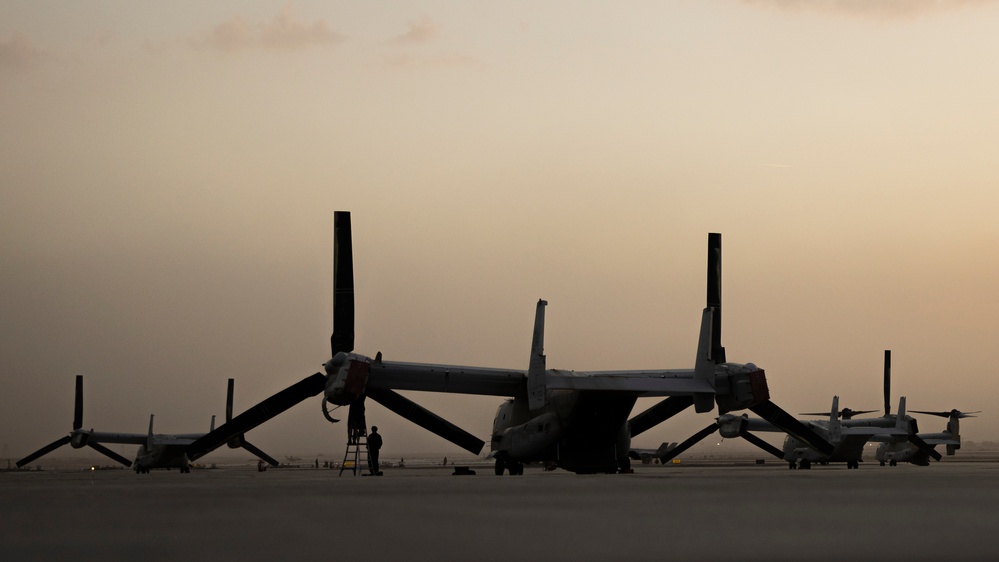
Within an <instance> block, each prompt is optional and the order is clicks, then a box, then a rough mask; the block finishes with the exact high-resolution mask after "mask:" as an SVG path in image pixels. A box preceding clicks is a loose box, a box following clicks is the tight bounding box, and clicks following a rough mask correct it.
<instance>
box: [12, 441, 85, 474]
mask: <svg viewBox="0 0 999 562" xmlns="http://www.w3.org/2000/svg"><path fill="white" fill-rule="evenodd" d="M72 440H73V437H72V436H70V435H67V436H66V437H63V438H62V439H59V440H58V441H53V442H52V443H49V444H48V445H46V446H44V447H42V448H41V449H38V450H37V451H35V452H34V453H31V454H30V455H28V456H26V457H24V458H23V459H21V460H19V461H17V468H21V467H22V466H24V465H26V464H28V463H30V462H31V461H33V460H35V459H37V458H38V457H41V456H43V455H47V454H49V453H51V452H52V451H55V450H56V449H58V448H59V447H62V446H63V445H65V444H67V443H69V442H70V441H72Z"/></svg>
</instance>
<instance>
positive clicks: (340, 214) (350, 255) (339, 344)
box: [330, 211, 354, 357]
mask: <svg viewBox="0 0 999 562" xmlns="http://www.w3.org/2000/svg"><path fill="white" fill-rule="evenodd" d="M352 244H353V243H352V241H351V234H350V213H349V212H347V211H337V212H335V213H334V214H333V335H332V336H331V337H330V349H331V351H332V352H333V355H331V356H330V357H334V356H336V354H337V353H339V352H341V351H342V352H344V353H350V352H351V351H353V350H354V251H353V249H352Z"/></svg>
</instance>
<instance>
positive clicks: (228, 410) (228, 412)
mask: <svg viewBox="0 0 999 562" xmlns="http://www.w3.org/2000/svg"><path fill="white" fill-rule="evenodd" d="M234 383H235V381H234V380H232V379H229V386H228V388H226V391H225V421H226V422H229V421H232V386H233V384H234Z"/></svg>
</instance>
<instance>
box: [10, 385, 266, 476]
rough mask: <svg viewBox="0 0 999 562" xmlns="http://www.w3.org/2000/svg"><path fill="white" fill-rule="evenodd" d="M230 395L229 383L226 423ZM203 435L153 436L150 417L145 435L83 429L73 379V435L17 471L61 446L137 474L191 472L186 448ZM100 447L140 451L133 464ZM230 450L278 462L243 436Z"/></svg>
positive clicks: (29, 459)
mask: <svg viewBox="0 0 999 562" xmlns="http://www.w3.org/2000/svg"><path fill="white" fill-rule="evenodd" d="M232 395H233V380H232V379H229V388H228V391H227V396H226V420H229V419H232ZM214 429H215V416H212V424H211V428H210V430H209V431H211V430H214ZM205 435H207V434H206V433H186V434H177V435H165V434H158V433H153V416H149V432H148V433H144V434H143V433H110V432H104V431H94V430H93V429H83V376H82V375H77V376H76V400H75V408H74V412H73V431H72V432H70V434H69V435H67V436H65V437H62V438H61V439H58V440H56V441H53V442H52V443H50V444H48V445H46V446H44V447H42V448H41V449H39V450H37V451H35V452H34V453H31V454H30V455H28V456H26V457H24V458H23V459H21V460H19V461H17V467H18V468H21V467H23V466H24V465H26V464H29V463H31V462H32V461H34V460H35V459H37V458H39V457H41V456H43V455H47V454H49V453H51V452H52V451H55V450H56V449H58V448H59V447H62V446H63V445H67V444H68V445H72V446H73V448H74V449H79V448H82V447H90V448H91V449H94V450H95V451H97V452H99V453H101V454H103V455H105V456H107V457H109V458H111V459H113V460H115V461H117V462H120V463H121V464H123V465H125V466H130V467H132V468H134V469H135V472H136V473H148V472H149V471H150V470H151V469H154V468H177V469H180V471H181V472H190V471H191V461H190V458H189V457H188V456H187V451H186V449H187V447H188V445H190V444H191V443H193V442H194V441H195V440H196V439H198V438H200V437H204V436H205ZM101 443H124V444H132V445H138V446H139V451H138V453H137V454H136V456H135V462H134V463H133V462H132V461H130V460H128V459H127V458H125V457H123V456H121V455H119V454H118V453H116V452H114V451H112V450H111V449H108V448H107V447H105V446H103V445H101ZM228 445H229V447H231V448H237V447H242V448H243V449H246V450H247V451H249V452H251V453H253V454H254V455H256V456H257V457H260V458H261V459H263V460H265V461H267V462H268V463H270V464H271V465H273V466H277V465H278V462H277V461H276V460H274V459H273V458H271V457H270V455H268V454H267V453H265V452H263V451H261V450H260V449H258V448H257V447H255V446H253V445H251V444H250V443H248V442H247V441H246V439H244V438H243V436H242V434H239V435H235V436H233V438H232V439H230V440H229V441H228Z"/></svg>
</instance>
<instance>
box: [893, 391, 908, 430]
mask: <svg viewBox="0 0 999 562" xmlns="http://www.w3.org/2000/svg"><path fill="white" fill-rule="evenodd" d="M895 428H896V429H904V430H908V429H909V425H908V423H906V420H905V396H902V397H900V398H899V399H898V413H897V414H895Z"/></svg>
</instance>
